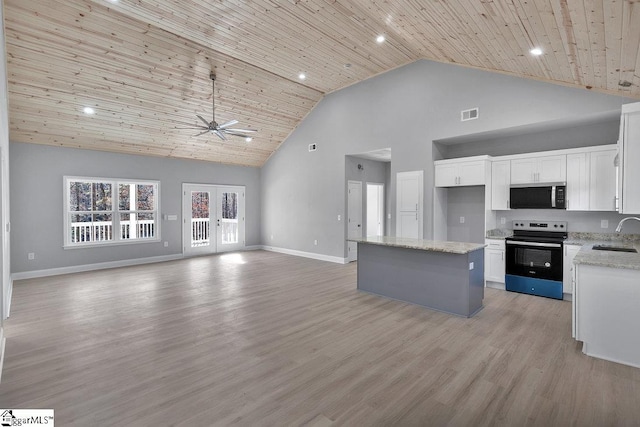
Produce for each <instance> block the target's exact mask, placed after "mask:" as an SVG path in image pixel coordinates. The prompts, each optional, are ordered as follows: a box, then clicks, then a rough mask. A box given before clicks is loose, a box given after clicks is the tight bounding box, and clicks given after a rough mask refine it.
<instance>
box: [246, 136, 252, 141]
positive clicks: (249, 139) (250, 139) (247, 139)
mask: <svg viewBox="0 0 640 427" xmlns="http://www.w3.org/2000/svg"><path fill="white" fill-rule="evenodd" d="M244 140H245V141H247V142H251V141H253V138H251V137H250V136H248V137H246V138H245V139H244Z"/></svg>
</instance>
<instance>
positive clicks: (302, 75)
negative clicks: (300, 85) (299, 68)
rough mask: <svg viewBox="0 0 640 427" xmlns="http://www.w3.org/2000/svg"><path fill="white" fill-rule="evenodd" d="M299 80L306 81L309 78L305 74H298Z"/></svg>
mask: <svg viewBox="0 0 640 427" xmlns="http://www.w3.org/2000/svg"><path fill="white" fill-rule="evenodd" d="M298 78H299V79H300V80H304V79H306V78H307V75H306V74H305V73H300V74H298Z"/></svg>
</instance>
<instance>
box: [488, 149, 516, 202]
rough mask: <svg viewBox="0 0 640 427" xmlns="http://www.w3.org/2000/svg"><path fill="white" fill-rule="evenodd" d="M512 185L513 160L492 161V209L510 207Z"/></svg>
mask: <svg viewBox="0 0 640 427" xmlns="http://www.w3.org/2000/svg"><path fill="white" fill-rule="evenodd" d="M510 186H511V161H510V160H500V161H496V162H492V163H491V209H492V210H494V211H506V210H507V209H509V187H510Z"/></svg>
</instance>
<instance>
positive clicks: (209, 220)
mask: <svg viewBox="0 0 640 427" xmlns="http://www.w3.org/2000/svg"><path fill="white" fill-rule="evenodd" d="M244 192H245V191H244V187H236V186H233V187H231V186H219V185H204V184H183V185H182V194H183V196H182V197H183V199H182V206H183V215H182V218H183V233H182V236H183V238H182V240H183V251H184V254H185V255H186V256H193V255H203V254H211V253H216V252H226V251H232V250H238V249H241V248H243V247H244V246H245V244H244V228H245V226H244V225H245V221H244V216H245V215H244Z"/></svg>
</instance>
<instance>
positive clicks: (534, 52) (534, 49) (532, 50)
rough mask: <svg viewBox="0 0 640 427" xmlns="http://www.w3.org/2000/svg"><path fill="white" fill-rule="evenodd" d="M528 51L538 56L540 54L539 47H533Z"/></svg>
mask: <svg viewBox="0 0 640 427" xmlns="http://www.w3.org/2000/svg"><path fill="white" fill-rule="evenodd" d="M529 53H530V54H531V55H533V56H540V55H542V49H540V48H539V47H534V48H533V49H531V50H530V51H529Z"/></svg>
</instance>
